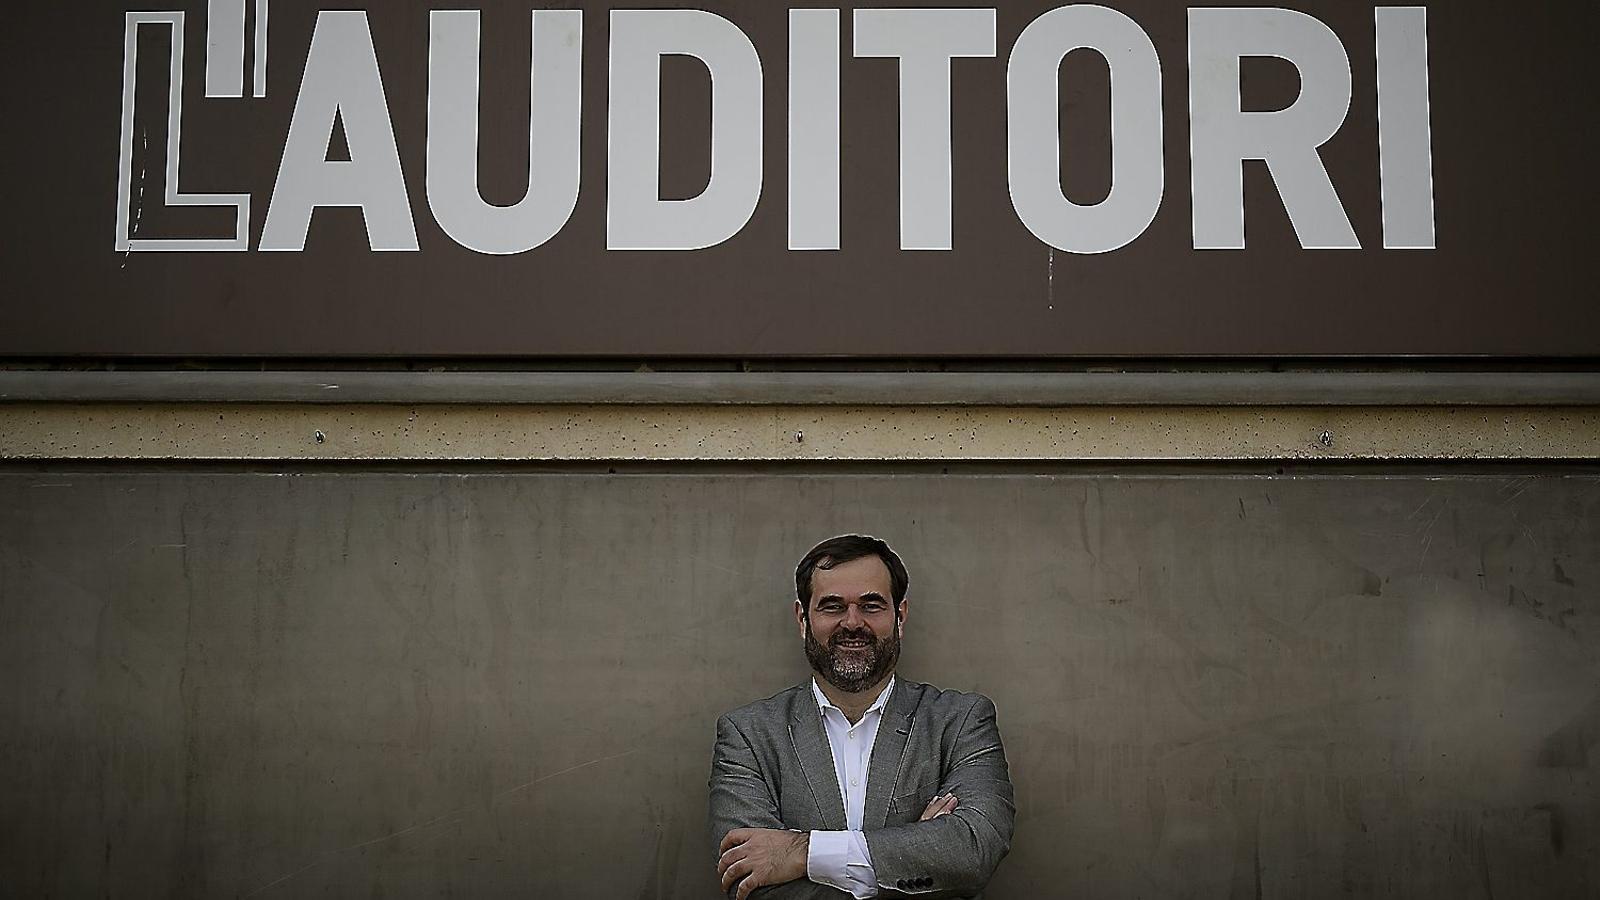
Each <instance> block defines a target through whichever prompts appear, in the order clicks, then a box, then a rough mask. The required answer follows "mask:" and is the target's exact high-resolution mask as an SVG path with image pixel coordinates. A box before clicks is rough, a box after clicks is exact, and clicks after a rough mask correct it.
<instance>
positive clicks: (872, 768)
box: [710, 677, 1016, 900]
mask: <svg viewBox="0 0 1600 900" xmlns="http://www.w3.org/2000/svg"><path fill="white" fill-rule="evenodd" d="M944 793H953V794H955V795H956V798H957V800H958V805H957V806H956V808H955V810H954V811H953V812H951V813H950V814H949V815H944V816H940V817H939V818H937V819H932V820H930V821H927V822H918V821H917V819H918V818H919V817H920V816H921V815H922V810H923V809H924V808H925V807H926V806H927V805H928V801H929V800H931V799H933V796H934V795H935V794H944ZM863 812H864V815H863V818H862V828H863V830H864V831H865V833H866V840H867V851H868V852H869V853H870V854H871V855H872V868H873V871H874V872H875V873H876V874H877V877H878V884H879V886H880V887H881V889H882V895H884V896H891V897H892V896H902V895H917V896H920V897H925V898H932V897H970V898H978V897H981V896H982V895H983V894H982V891H983V887H984V885H985V884H987V883H988V881H989V878H990V876H991V875H993V874H994V870H995V866H997V865H999V864H1000V860H1001V859H1002V858H1003V857H1004V856H1005V855H1006V853H1007V852H1008V851H1009V850H1010V849H1011V827H1012V820H1013V819H1014V818H1015V814H1016V808H1015V807H1014V806H1013V805H1012V795H1011V778H1010V775H1009V774H1008V773H1007V769H1006V754H1005V748H1004V747H1002V746H1001V744H1000V730H999V728H998V727H996V725H995V709H994V703H993V702H991V701H990V700H989V698H988V697H985V696H983V695H982V694H964V693H961V692H959V691H942V690H939V689H938V688H936V687H933V686H931V685H926V684H918V683H916V682H914V681H905V680H903V679H901V678H899V677H896V678H895V684H894V691H893V692H892V693H891V694H890V695H889V700H888V702H887V703H886V704H885V705H884V715H883V721H882V722H881V723H880V724H879V726H878V737H877V740H876V741H875V742H874V743H873V746H872V760H871V762H870V763H868V768H867V798H866V805H865V808H864V811H863ZM710 821H711V841H712V848H713V851H715V848H716V847H717V846H719V845H720V844H721V843H722V839H723V838H724V837H726V836H727V834H728V832H730V831H732V830H733V829H735V828H790V829H796V830H800V831H811V830H814V829H817V830H824V831H843V830H845V817H844V798H843V795H842V794H841V793H840V791H839V781H838V779H837V778H836V777H835V776H834V770H833V751H832V750H831V749H830V748H829V747H828V736H827V734H826V733H825V732H824V731H823V728H822V715H821V711H820V710H818V709H817V702H816V698H815V697H813V696H812V695H811V682H810V681H809V680H807V681H806V682H805V683H804V684H801V685H798V686H796V687H792V688H789V689H788V690H786V691H783V692H781V693H778V694H774V695H773V696H771V697H768V698H767V699H765V700H758V701H756V702H754V703H751V704H749V705H747V706H741V707H740V708H738V709H736V710H734V711H733V712H730V713H728V714H727V715H725V716H723V717H722V718H720V719H718V720H717V746H716V751H715V753H714V754H713V756H712V760H711V819H710ZM755 896H757V897H771V898H795V900H799V898H817V900H821V898H829V900H837V898H841V897H848V896H849V894H846V893H844V892H843V891H839V890H837V889H835V888H832V887H829V886H827V885H822V884H817V883H815V882H812V881H809V880H806V879H800V880H798V881H791V882H789V883H787V884H781V885H773V886H771V887H767V888H761V889H760V890H758V891H756V893H755Z"/></svg>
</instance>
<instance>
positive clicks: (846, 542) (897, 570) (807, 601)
mask: <svg viewBox="0 0 1600 900" xmlns="http://www.w3.org/2000/svg"><path fill="white" fill-rule="evenodd" d="M868 556H876V557H877V558H879V559H881V560H883V564H884V566H885V567H886V568H888V570H889V593H891V594H893V595H894V605H895V608H896V609H898V608H899V606H900V601H902V600H904V599H906V587H907V586H909V585H910V584H911V576H909V575H907V574H906V564H905V563H903V562H901V561H900V556H899V554H897V553H895V552H894V551H893V550H891V549H889V545H888V544H886V543H884V542H883V541H881V540H879V539H877V538H875V537H872V536H871V535H866V534H841V535H839V536H838V537H831V538H828V539H827V540H825V541H823V542H822V543H820V544H818V545H816V546H815V547H812V548H811V551H810V552H809V553H807V554H806V555H805V556H803V557H801V558H800V565H798V566H795V569H794V594H795V599H797V600H799V601H800V610H801V612H803V613H804V614H806V615H810V614H811V610H810V606H811V575H812V573H814V572H816V570H818V569H831V568H833V567H834V566H836V565H838V564H840V563H847V562H850V561H851V560H857V559H862V558H864V557H868Z"/></svg>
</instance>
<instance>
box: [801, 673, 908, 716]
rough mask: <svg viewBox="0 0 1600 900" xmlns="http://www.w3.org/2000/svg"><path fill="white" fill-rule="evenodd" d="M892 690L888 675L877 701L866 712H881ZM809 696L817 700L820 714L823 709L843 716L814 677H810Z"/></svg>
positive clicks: (892, 677) (892, 686) (892, 682)
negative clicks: (836, 710)
mask: <svg viewBox="0 0 1600 900" xmlns="http://www.w3.org/2000/svg"><path fill="white" fill-rule="evenodd" d="M892 690H894V676H893V675H890V676H889V681H888V683H887V684H885V685H884V686H883V690H881V691H879V692H878V697H877V699H876V700H873V701H872V705H871V706H869V707H867V712H869V713H874V712H875V713H881V712H883V707H884V705H885V704H887V703H888V702H889V692H890V691H892ZM811 695H812V696H813V697H815V698H817V707H818V712H821V711H822V710H824V709H838V710H839V714H840V715H844V710H842V709H839V707H837V706H834V705H833V702H832V701H831V700H829V699H828V695H827V694H824V693H823V692H822V688H821V687H819V686H818V685H817V678H816V676H815V675H813V676H811ZM862 715H863V717H865V715H866V713H863V714H862Z"/></svg>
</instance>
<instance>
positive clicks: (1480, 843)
mask: <svg viewBox="0 0 1600 900" xmlns="http://www.w3.org/2000/svg"><path fill="white" fill-rule="evenodd" d="M810 465H811V468H810V469H809V470H805V471H802V470H798V469H778V470H767V471H763V470H761V469H758V468H754V467H747V468H740V467H737V466H734V467H731V468H730V469H729V470H726V471H715V472H713V471H708V470H705V469H696V468H694V467H693V466H692V465H686V466H682V467H680V468H679V469H677V470H655V471H647V470H642V469H624V470H623V471H622V472H621V473H620V474H605V473H604V472H603V471H596V472H592V473H584V472H579V471H575V470H571V471H562V470H545V471H533V470H528V471H520V472H518V471H504V472H496V471H493V470H489V469H481V468H475V469H467V470H463V471H462V472H459V473H455V474H450V473H441V472H438V471H434V472H408V471H400V470H395V469H366V470H363V469H360V468H357V467H340V468H337V469H335V470H334V471H322V472H313V471H306V470H303V469H294V468H289V469H281V470H276V471H274V470H245V469H240V468H224V467H213V468H210V469H207V468H203V467H202V468H190V467H184V468H179V467H176V466H169V467H156V468H146V469H137V468H134V467H131V466H128V465H121V466H118V467H108V468H102V469H98V470H89V469H85V468H83V467H81V466H78V467H59V466H50V465H46V464H31V463H19V462H15V461H13V462H11V463H8V464H7V465H6V466H4V467H3V468H0V722H3V723H4V725H3V726H0V729H3V730H0V884H3V885H6V886H7V892H8V893H15V894H16V895H19V896H44V895H52V896H55V895H60V896H91V895H93V896H99V895H102V894H105V893H109V894H112V895H135V894H136V895H150V896H160V895H182V896H249V897H262V898H268V897H301V896H341V897H343V896H373V897H379V896H381V897H413V896H415V897H422V896H428V897H433V896H464V897H486V896H538V897H559V898H567V897H607V898H610V897H710V896H714V895H715V885H714V878H713V869H712V859H713V854H712V852H711V848H710V847H709V846H708V841H707V838H706V835H705V779H706V775H707V771H708V764H709V751H710V746H711V740H712V726H713V722H714V720H715V717H716V715H717V714H718V713H719V712H721V711H723V710H725V709H728V708H731V707H733V706H736V705H738V704H740V703H743V702H745V701H747V700H750V699H753V698H756V697H761V696H766V695H768V694H770V693H772V692H774V691H777V690H779V689H781V688H783V687H785V686H787V685H789V684H793V683H795V682H797V681H799V680H800V679H801V678H802V677H804V675H805V668H804V661H803V657H802V655H801V652H800V648H799V647H798V646H797V643H798V642H797V640H796V639H795V638H794V636H793V633H792V625H791V624H790V618H789V615H790V613H789V605H788V603H789V596H790V594H789V592H790V587H789V583H790V577H791V576H790V572H791V571H792V567H793V564H794V561H795V559H796V558H797V557H798V556H799V554H800V553H801V552H803V551H804V550H805V549H806V548H807V547H808V546H809V545H810V544H811V543H812V542H814V541H815V540H817V539H819V538H820V537H823V536H826V535H829V534H832V533H836V532H840V531H845V530H867V531H871V532H873V533H876V534H879V535H881V536H884V537H886V538H888V539H889V540H890V541H891V542H893V543H894V544H896V546H897V547H898V548H899V549H900V550H901V552H902V553H903V555H904V556H905V558H906V560H907V562H908V564H909V565H910V567H911V572H912V593H911V597H912V599H911V611H910V612H911V614H910V620H909V623H908V633H907V649H906V653H905V656H904V658H903V660H902V669H901V671H902V673H903V674H904V675H905V676H907V677H911V678H914V679H918V680H926V681H931V682H934V683H937V684H940V685H942V686H946V687H958V688H963V689H971V690H981V691H984V692H985V693H987V694H989V695H990V696H991V697H993V698H994V699H995V701H996V703H997V704H998V706H999V710H1000V724H1001V728H1002V731H1003V733H1004V736H1005V739H1006V744H1007V755H1008V757H1009V759H1010V761H1011V765H1012V771H1013V777H1014V780H1015V782H1016V786H1017V798H1018V803H1017V805H1018V817H1017V837H1016V842H1015V846H1014V849H1013V852H1012V855H1011V857H1010V858H1009V859H1008V860H1007V861H1006V862H1005V863H1004V864H1003V865H1002V867H1001V870H1000V874H999V875H998V877H997V878H996V880H995V882H994V884H993V890H992V895H993V896H994V897H996V898H1000V900H1006V898H1034V897H1057V896H1086V897H1327V896H1346V895H1352V894H1353V895H1357V896H1369V895H1377V896H1393V897H1423V896H1437V897H1453V898H1454V897H1459V898H1472V897H1497V898H1506V897H1578V896H1593V895H1594V893H1595V891H1596V890H1600V785H1597V783H1596V764H1597V762H1600V747H1597V746H1596V744H1597V742H1600V598H1597V596H1596V587H1597V585H1600V471H1597V470H1596V469H1594V468H1593V467H1587V468H1566V469H1562V468H1559V467H1552V466H1544V467H1541V468H1527V469H1510V468H1505V467H1497V466H1492V465H1489V464H1484V463H1470V464H1468V463H1463V464H1457V465H1455V466H1450V467H1445V468H1435V469H1417V468H1408V467H1404V466H1399V467H1396V466H1393V465H1390V466H1387V467H1385V468H1384V469H1382V470H1378V469H1363V468H1359V467H1358V468H1332V467H1322V468H1317V467H1311V468H1295V467H1291V468H1290V469H1289V471H1288V472H1287V473H1285V474H1278V472H1277V471H1276V470H1274V469H1273V468H1271V467H1270V466H1263V467H1260V468H1254V469H1224V468H1216V467H1206V466H1191V467H1187V468H1184V467H1176V468H1165V469H1155V468H1140V467H1136V466H1127V465H1123V466H1121V467H1119V468H1107V469H1085V468H1076V469H1075V468H1072V467H1067V466H1057V467H1052V468H1041V467H1039V466H1037V465H1034V466H1031V467H1030V465H1029V464H1027V463H1019V464H1014V465H1013V466H1012V468H1011V469H1009V470H1003V469H992V468H991V469H979V468H970V467H966V468H964V467H961V466H954V467H952V468H951V469H950V470H949V474H940V473H939V472H938V470H937V469H928V468H901V469H898V470H897V469H894V468H887V467H884V466H877V467H871V468H868V469H864V470H862V471H859V472H857V473H854V474H851V473H849V472H846V471H843V470H841V469H839V468H837V467H829V466H826V465H818V464H810Z"/></svg>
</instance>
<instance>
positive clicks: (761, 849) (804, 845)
mask: <svg viewBox="0 0 1600 900" xmlns="http://www.w3.org/2000/svg"><path fill="white" fill-rule="evenodd" d="M717 849H718V850H720V851H721V852H722V856H721V857H720V858H718V859H717V874H718V875H721V876H722V892H723V893H724V894H726V893H727V892H728V888H730V887H732V886H733V885H734V884H735V883H737V884H738V885H739V893H738V900H745V898H746V897H749V896H750V892H751V891H753V890H755V889H756V888H758V887H763V886H765V885H769V884H783V883H784V882H786V881H794V880H795V879H797V878H804V877H806V856H807V854H808V853H809V852H810V849H811V833H810V832H804V831H802V832H794V831H779V830H778V829H776V828H735V829H733V830H732V831H730V832H728V836H727V837H725V838H723V839H722V846H720V847H718V848H717Z"/></svg>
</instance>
